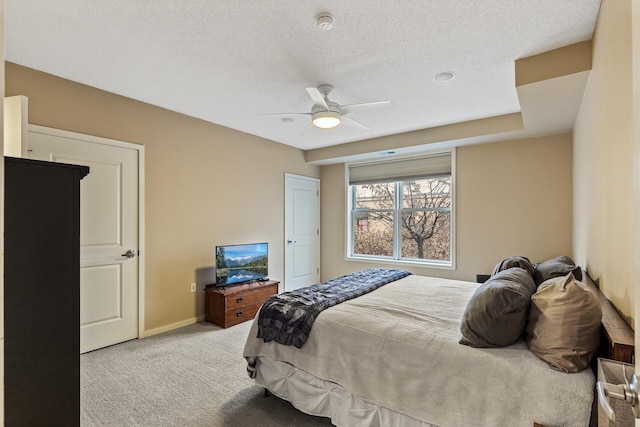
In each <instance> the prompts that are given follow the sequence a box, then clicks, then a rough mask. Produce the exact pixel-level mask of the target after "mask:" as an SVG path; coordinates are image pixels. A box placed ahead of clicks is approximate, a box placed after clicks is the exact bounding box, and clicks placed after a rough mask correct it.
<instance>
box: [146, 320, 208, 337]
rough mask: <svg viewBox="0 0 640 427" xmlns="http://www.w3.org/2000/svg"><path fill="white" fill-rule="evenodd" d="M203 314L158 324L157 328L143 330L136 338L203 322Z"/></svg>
mask: <svg viewBox="0 0 640 427" xmlns="http://www.w3.org/2000/svg"><path fill="white" fill-rule="evenodd" d="M203 321H204V315H202V316H198V317H192V318H190V319H186V320H182V321H180V322H175V323H171V324H169V325H164V326H160V327H159V328H154V329H147V330H146V331H144V332H143V333H142V334H141V335H140V336H139V337H138V339H142V338H147V337H151V336H153V335H158V334H161V333H163V332H169V331H173V330H174V329H178V328H182V327H185V326H189V325H193V324H194V323H198V322H203Z"/></svg>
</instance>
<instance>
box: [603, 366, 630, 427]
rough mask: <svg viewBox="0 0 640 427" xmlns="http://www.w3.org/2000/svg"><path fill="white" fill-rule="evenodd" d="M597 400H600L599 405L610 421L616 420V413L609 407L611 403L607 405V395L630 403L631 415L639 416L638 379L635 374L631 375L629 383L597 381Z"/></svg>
mask: <svg viewBox="0 0 640 427" xmlns="http://www.w3.org/2000/svg"><path fill="white" fill-rule="evenodd" d="M597 388H598V400H599V401H600V406H601V407H602V409H603V411H604V413H605V415H606V416H607V418H609V419H610V420H611V421H614V422H615V420H616V414H615V412H613V409H611V405H609V401H608V400H607V397H610V398H612V399H619V400H624V401H625V402H627V403H628V404H629V405H631V407H632V409H633V415H634V416H635V417H636V418H639V417H640V413H639V412H638V380H637V378H636V376H635V375H632V376H631V384H618V385H615V384H609V383H606V382H603V381H598V383H597Z"/></svg>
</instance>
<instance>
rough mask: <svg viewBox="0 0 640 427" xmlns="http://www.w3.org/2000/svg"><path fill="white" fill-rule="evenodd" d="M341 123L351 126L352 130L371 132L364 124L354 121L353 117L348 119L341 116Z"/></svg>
mask: <svg viewBox="0 0 640 427" xmlns="http://www.w3.org/2000/svg"><path fill="white" fill-rule="evenodd" d="M340 121H341V122H342V124H345V125H347V126H351V127H352V128H356V129H362V130H369V128H368V127H366V126H365V125H363V124H362V123H360V122H358V121H356V120H353V119H352V118H351V117H347V116H344V115H343V116H341V117H340Z"/></svg>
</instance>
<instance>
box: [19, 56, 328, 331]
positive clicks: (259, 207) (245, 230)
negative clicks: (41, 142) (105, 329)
mask: <svg viewBox="0 0 640 427" xmlns="http://www.w3.org/2000/svg"><path fill="white" fill-rule="evenodd" d="M6 94H7V96H11V95H25V96H27V97H28V98H29V121H30V123H33V124H38V125H42V126H49V127H53V128H58V129H64V130H70V131H74V132H80V133H85V134H89V135H97V136H101V137H106V138H112V139H117V140H122V141H128V142H133V143H137V144H143V145H144V146H145V154H146V177H145V179H146V200H145V203H146V218H145V219H146V270H145V274H146V293H145V299H146V304H145V311H146V316H145V328H146V330H152V332H153V330H155V331H158V330H162V329H166V328H170V327H173V326H179V325H180V324H183V323H185V322H186V323H188V322H192V321H195V320H196V318H197V317H198V316H203V315H204V292H203V291H202V290H201V287H199V290H198V292H197V293H195V294H194V293H190V292H189V284H190V283H191V282H193V281H195V279H196V270H197V269H201V268H207V267H210V266H211V265H212V264H213V262H214V254H213V251H214V246H215V245H216V244H232V243H248V242H254V241H268V242H269V256H270V258H269V274H270V276H271V277H273V278H275V279H283V275H284V261H283V256H284V246H283V234H284V228H283V227H284V224H283V208H284V198H283V197H284V195H283V193H284V173H285V172H290V173H295V174H300V175H306V176H312V177H318V174H319V170H318V168H317V167H316V166H312V165H309V164H307V163H305V162H304V158H303V152H302V151H300V150H298V149H294V148H291V147H288V146H285V145H282V144H277V143H274V142H271V141H267V140H264V139H261V138H258V137H255V136H251V135H248V134H244V133H241V132H238V131H235V130H231V129H228V128H225V127H222V126H217V125H214V124H211V123H207V122H204V121H202V120H198V119H194V118H191V117H187V116H184V115H181V114H177V113H174V112H171V111H168V110H164V109H161V108H157V107H154V106H151V105H148V104H144V103H141V102H137V101H133V100H131V99H128V98H124V97H121V96H118V95H114V94H111V93H107V92H103V91H100V90H96V89H94V88H91V87H88V86H84V85H81V84H78V83H74V82H71V81H68V80H63V79H60V78H57V77H54V76H51V75H48V74H44V73H41V72H37V71H34V70H30V69H27V68H23V67H20V66H17V65H15V64H11V63H7V64H6Z"/></svg>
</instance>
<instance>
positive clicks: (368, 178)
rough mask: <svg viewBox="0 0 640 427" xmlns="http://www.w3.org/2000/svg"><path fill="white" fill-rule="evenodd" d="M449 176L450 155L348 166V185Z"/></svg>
mask: <svg viewBox="0 0 640 427" xmlns="http://www.w3.org/2000/svg"><path fill="white" fill-rule="evenodd" d="M450 174H451V153H443V154H437V155H433V156H428V157H412V158H407V159H401V160H390V161H386V162H376V163H364V164H355V165H349V185H354V184H368V183H372V182H384V181H402V180H405V181H406V180H409V179H419V178H428V177H431V176H441V175H450Z"/></svg>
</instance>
